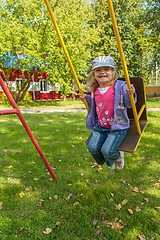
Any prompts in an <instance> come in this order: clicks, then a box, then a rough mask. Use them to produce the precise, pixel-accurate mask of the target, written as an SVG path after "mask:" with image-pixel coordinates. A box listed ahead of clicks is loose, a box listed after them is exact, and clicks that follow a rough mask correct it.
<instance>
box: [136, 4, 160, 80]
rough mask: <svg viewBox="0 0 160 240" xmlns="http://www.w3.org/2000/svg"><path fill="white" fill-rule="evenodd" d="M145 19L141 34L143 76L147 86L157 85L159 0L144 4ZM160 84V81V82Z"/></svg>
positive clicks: (140, 30)
mask: <svg viewBox="0 0 160 240" xmlns="http://www.w3.org/2000/svg"><path fill="white" fill-rule="evenodd" d="M142 9H143V11H144V18H143V19H142V23H143V24H142V25H141V28H140V29H139V32H141V33H142V39H140V45H141V48H142V52H143V66H144V67H143V75H144V76H145V78H146V80H147V81H146V82H147V84H155V78H156V71H157V68H159V69H160V21H159V15H160V4H159V0H154V1H151V0H147V1H143V2H142ZM159 83H160V81H159Z"/></svg>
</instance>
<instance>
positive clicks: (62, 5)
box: [0, 0, 160, 100]
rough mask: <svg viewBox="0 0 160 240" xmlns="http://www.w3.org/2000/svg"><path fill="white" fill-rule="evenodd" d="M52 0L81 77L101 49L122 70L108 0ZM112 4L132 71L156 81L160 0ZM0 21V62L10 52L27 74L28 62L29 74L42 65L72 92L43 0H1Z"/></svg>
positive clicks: (0, 63) (119, 0)
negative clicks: (111, 57)
mask: <svg viewBox="0 0 160 240" xmlns="http://www.w3.org/2000/svg"><path fill="white" fill-rule="evenodd" d="M50 5H51V8H52V10H53V13H54V16H55V19H56V22H57V24H58V26H59V29H60V32H61V35H62V37H63V40H64V42H65V45H66V48H67V50H68V52H69V55H70V57H71V61H72V63H73V66H74V68H75V71H76V73H77V75H78V78H79V79H80V80H83V81H85V73H87V72H88V71H89V70H90V66H91V60H92V59H93V58H94V57H96V56H97V55H108V54H110V55H112V56H113V57H114V58H115V61H116V65H117V69H118V72H119V75H120V76H123V75H124V74H123V71H122V65H121V61H120V56H119V52H118V48H117V43H116V39H115V36H114V33H113V28H112V23H111V19H110V16H109V11H108V6H107V2H106V1H104V0H94V1H85V0H75V1H73V0H59V1H56V0H54V1H50ZM113 7H114V10H115V16H116V20H117V25H118V30H119V33H120V37H121V42H122V47H123V51H124V55H125V60H126V63H127V67H128V71H129V75H130V76H142V77H143V78H144V80H145V82H146V83H147V84H148V83H149V84H153V83H154V82H155V71H156V69H155V66H156V62H157V67H158V69H159V46H160V44H159V41H160V40H159V39H160V38H159V20H158V19H159V10H160V9H159V1H158V0H155V1H151V0H147V1H134V0H128V1H125V0H114V1H113ZM0 27H1V32H0V54H1V55H0V66H1V67H3V65H4V61H6V60H8V61H10V60H11V59H10V57H9V56H6V54H7V53H12V54H13V55H14V56H15V60H14V61H12V67H15V68H18V69H19V70H20V72H21V75H22V78H23V80H25V78H24V76H23V75H24V74H23V73H24V71H25V70H26V66H27V68H28V74H29V79H30V80H31V78H32V77H33V76H34V75H36V74H37V73H38V72H39V71H41V72H42V71H44V72H46V73H47V74H48V80H49V81H50V82H51V83H52V84H55V83H57V85H63V95H64V96H66V95H67V94H69V93H72V87H73V86H72V84H71V82H72V81H73V76H72V72H71V69H70V67H69V64H68V62H67V60H66V57H65V55H64V52H63V49H62V46H61V45H60V43H59V39H58V36H57V33H56V31H55V29H54V26H53V23H52V21H51V18H50V16H49V13H48V11H47V8H46V6H45V4H44V2H43V1H36V0H31V1H29V2H28V1H27V0H18V1H17V0H9V1H1V5H0ZM20 55H23V58H22V59H18V57H19V56H20ZM27 56H28V57H27ZM9 74H10V72H9V70H8V75H9ZM7 78H8V76H7ZM158 78H159V75H158ZM29 85H30V82H28V83H27V85H26V89H27V87H29ZM23 91H25V89H24V90H23ZM20 95H21V94H20ZM18 99H19V98H18V97H17V100H18Z"/></svg>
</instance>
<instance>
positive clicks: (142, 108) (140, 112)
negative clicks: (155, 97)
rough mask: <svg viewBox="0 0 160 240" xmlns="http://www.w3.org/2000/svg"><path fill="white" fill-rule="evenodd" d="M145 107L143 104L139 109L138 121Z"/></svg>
mask: <svg viewBox="0 0 160 240" xmlns="http://www.w3.org/2000/svg"><path fill="white" fill-rule="evenodd" d="M145 107H146V105H145V104H144V105H142V107H141V109H140V110H139V113H138V119H140V117H141V115H142V113H143V111H144V109H145Z"/></svg>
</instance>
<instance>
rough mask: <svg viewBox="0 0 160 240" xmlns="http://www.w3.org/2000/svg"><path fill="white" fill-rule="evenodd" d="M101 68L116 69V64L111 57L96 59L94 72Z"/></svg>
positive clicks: (93, 67) (93, 64) (93, 65)
mask: <svg viewBox="0 0 160 240" xmlns="http://www.w3.org/2000/svg"><path fill="white" fill-rule="evenodd" d="M99 67H111V68H114V69H115V62H114V59H113V58H112V57H111V56H100V57H96V58H95V59H94V60H93V63H92V70H94V69H96V68H99Z"/></svg>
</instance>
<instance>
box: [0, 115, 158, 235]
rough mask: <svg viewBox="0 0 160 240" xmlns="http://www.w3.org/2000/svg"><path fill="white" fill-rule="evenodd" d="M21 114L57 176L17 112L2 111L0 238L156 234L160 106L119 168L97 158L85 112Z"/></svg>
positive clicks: (0, 138)
mask: <svg viewBox="0 0 160 240" xmlns="http://www.w3.org/2000/svg"><path fill="white" fill-rule="evenodd" d="M24 117H25V119H26V121H27V123H28V125H29V126H30V128H31V130H32V131H33V134H34V136H35V137H36V139H37V141H38V143H39V145H40V146H41V148H42V150H43V152H44V154H45V156H46V158H47V160H48V161H49V163H50V165H51V166H52V167H53V171H54V173H55V175H56V177H57V178H58V182H56V181H55V180H53V179H52V178H51V176H50V174H49V173H48V171H47V169H46V167H45V165H44V163H43V161H42V160H41V158H40V156H39V155H38V153H37V151H36V149H35V147H34V145H33V144H32V142H31V140H30V138H29V137H28V135H27V134H26V132H25V130H24V128H23V127H22V125H21V123H20V121H19V119H18V118H17V116H14V115H5V116H0V121H1V124H0V132H1V137H0V170H1V177H0V189H1V192H0V213H1V216H0V239H2V240H5V239H6V240H9V239H21V240H22V239H27V240H29V239H37V240H39V239H44V240H46V239H58V240H62V239H64V240H89V239H90V240H93V239H96V240H97V239H99V240H105V239H107V240H113V239H114V240H121V239H125V240H136V239H137V240H138V239H140V240H142V239H146V240H151V239H152V240H153V239H154V240H159V239H160V178H159V176H160V162H159V160H160V144H159V142H160V135H159V132H160V115H159V112H152V111H150V112H148V120H149V123H148V124H147V127H146V129H145V132H144V134H143V137H142V139H141V142H140V145H139V147H138V149H137V151H136V153H135V154H131V153H125V168H124V169H123V170H122V171H111V170H109V169H108V168H107V166H106V165H103V166H102V168H99V167H98V166H97V165H96V164H95V162H94V160H93V158H92V157H91V155H90V154H89V152H88V151H87V148H86V145H85V140H86V139H87V137H88V135H89V131H87V130H86V127H85V117H86V114H85V113H63V114H62V113H56V114H40V115H39V114H24Z"/></svg>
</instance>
